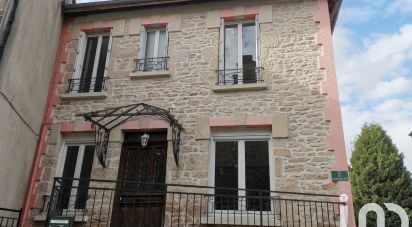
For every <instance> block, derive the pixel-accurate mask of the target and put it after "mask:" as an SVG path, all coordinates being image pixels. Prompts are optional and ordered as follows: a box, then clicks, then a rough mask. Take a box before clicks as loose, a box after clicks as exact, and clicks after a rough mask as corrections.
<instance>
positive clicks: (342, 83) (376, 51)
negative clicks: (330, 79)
mask: <svg viewBox="0 0 412 227" xmlns="http://www.w3.org/2000/svg"><path fill="white" fill-rule="evenodd" d="M333 36H334V37H333V39H334V51H335V58H336V67H337V73H338V83H339V92H340V97H341V107H342V114H343V126H344V131H345V140H346V150H347V151H348V153H349V155H350V152H351V150H352V147H353V146H352V143H353V141H354V140H355V137H356V135H358V134H359V133H360V130H361V126H362V125H363V123H364V122H375V123H380V124H381V125H382V126H383V128H384V129H385V130H386V131H387V132H388V134H389V135H390V136H391V137H392V140H393V141H394V143H395V144H396V146H397V147H398V149H399V150H400V151H401V152H403V153H404V155H405V163H406V165H407V167H408V169H409V171H412V138H411V137H408V134H409V133H410V132H411V131H412V0H343V5H342V9H341V12H340V15H339V19H338V23H337V27H336V28H335V32H334V35H333Z"/></svg>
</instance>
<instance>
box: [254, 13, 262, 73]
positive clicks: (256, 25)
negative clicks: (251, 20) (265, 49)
mask: <svg viewBox="0 0 412 227" xmlns="http://www.w3.org/2000/svg"><path fill="white" fill-rule="evenodd" d="M255 28H256V67H260V64H261V62H260V60H261V59H260V23H259V15H256V18H255ZM256 76H257V78H256V79H257V80H260V79H262V72H261V71H260V70H259V71H257V74H256Z"/></svg>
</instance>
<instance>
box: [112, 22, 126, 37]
mask: <svg viewBox="0 0 412 227" xmlns="http://www.w3.org/2000/svg"><path fill="white" fill-rule="evenodd" d="M124 30H125V20H116V21H115V22H114V26H113V30H112V36H113V37H121V36H124Z"/></svg>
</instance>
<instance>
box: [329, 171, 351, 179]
mask: <svg viewBox="0 0 412 227" xmlns="http://www.w3.org/2000/svg"><path fill="white" fill-rule="evenodd" d="M332 181H333V182H338V181H349V173H348V171H332Z"/></svg>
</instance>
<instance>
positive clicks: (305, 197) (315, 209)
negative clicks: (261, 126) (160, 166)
mask: <svg viewBox="0 0 412 227" xmlns="http://www.w3.org/2000/svg"><path fill="white" fill-rule="evenodd" d="M72 185H82V186H72ZM337 200H338V198H337V196H331V195H317V194H303V193H292V192H276V191H262V190H245V189H236V188H215V187H202V186H189V185H176V184H153V183H139V182H121V181H109V180H89V179H72V178H55V180H54V184H53V189H52V194H51V197H50V202H49V206H48V213H47V219H50V218H51V217H55V216H70V217H74V218H75V220H78V222H79V223H81V225H85V226H99V225H102V226H109V225H110V226H125V225H127V226H153V227H156V226H158V227H162V226H170V227H172V226H176V227H181V226H203V225H232V226H311V227H312V226H339V219H340V213H341V212H344V210H345V209H344V206H346V205H345V203H341V202H337ZM125 217H127V218H125ZM125 222H126V223H127V224H126V223H125ZM148 223H150V224H148Z"/></svg>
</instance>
